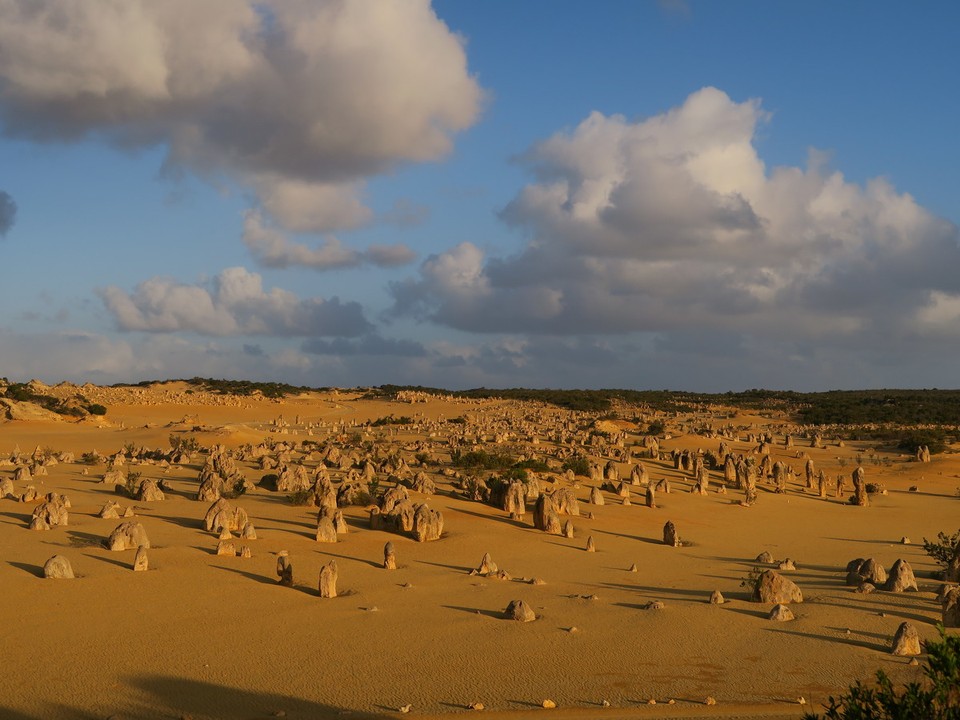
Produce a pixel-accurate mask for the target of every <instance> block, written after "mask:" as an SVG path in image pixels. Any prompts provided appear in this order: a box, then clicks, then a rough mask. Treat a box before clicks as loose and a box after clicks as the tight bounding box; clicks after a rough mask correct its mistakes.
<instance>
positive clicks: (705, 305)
mask: <svg viewBox="0 0 960 720" xmlns="http://www.w3.org/2000/svg"><path fill="white" fill-rule="evenodd" d="M767 120H768V117H767V114H766V113H765V112H764V110H763V109H762V107H761V104H760V102H759V101H756V100H750V101H746V102H739V103H738V102H735V101H733V100H731V99H730V98H729V97H728V96H727V95H726V94H725V93H723V92H722V91H720V90H717V89H715V88H704V89H702V90H700V91H698V92H695V93H693V94H692V95H691V96H690V97H689V98H687V100H686V101H685V102H684V103H683V105H681V106H680V107H678V108H675V109H672V110H670V111H668V112H665V113H663V114H661V115H657V116H654V117H651V118H648V119H646V120H642V121H638V122H631V121H628V120H626V119H625V118H623V117H621V116H616V115H615V116H605V115H602V114H600V113H593V114H591V115H590V116H589V117H588V118H586V119H585V120H584V121H583V122H582V123H581V124H580V125H579V126H578V127H576V128H575V129H573V130H572V131H570V132H561V133H558V134H556V135H554V136H553V137H551V138H549V139H547V140H545V141H543V142H541V143H539V144H538V145H536V146H535V147H533V148H532V149H531V150H529V151H528V152H527V153H526V154H525V155H524V156H523V157H522V159H521V162H523V163H524V165H525V166H526V167H527V168H528V169H529V171H530V172H531V173H532V175H533V176H534V182H532V183H531V184H529V185H528V186H526V187H525V188H524V189H523V190H522V191H521V192H520V193H519V194H518V195H517V196H516V197H515V198H514V200H513V201H512V202H511V203H510V204H509V205H508V207H506V208H505V209H504V210H503V212H502V217H503V219H504V220H505V221H506V222H507V223H509V224H511V225H512V226H514V227H515V228H517V229H518V230H519V231H520V232H522V233H524V235H525V237H526V238H527V241H526V243H525V245H524V247H523V248H522V250H521V251H520V252H518V253H517V254H515V255H512V256H506V257H495V256H494V257H488V256H486V255H485V253H484V252H483V251H481V250H480V249H479V248H478V247H476V246H475V245H473V244H470V243H463V244H461V245H458V246H457V247H454V248H452V249H450V250H448V251H446V252H444V253H441V254H439V255H435V256H431V257H429V258H427V260H425V261H424V262H423V264H422V265H421V268H420V271H419V274H418V276H417V277H414V278H410V279H408V280H407V281H405V282H400V283H397V284H395V285H394V286H393V288H392V290H393V295H394V299H395V303H394V307H393V311H392V312H393V313H394V314H400V315H404V314H406V315H413V316H416V317H418V318H420V319H423V320H429V321H432V322H435V323H439V324H442V325H446V326H449V327H453V328H457V329H460V330H467V331H474V332H488V333H496V332H506V333H523V334H550V335H557V336H576V335H585V334H593V335H602V334H608V335H627V334H630V333H638V332H639V333H642V332H650V333H657V334H659V336H660V337H661V339H662V338H663V337H668V336H671V335H672V336H675V337H674V339H675V340H676V337H679V336H680V335H682V334H684V333H687V334H693V333H704V332H709V333H727V332H732V333H739V334H741V335H742V336H744V337H751V338H753V339H754V340H758V341H784V340H788V339H789V340H791V341H800V342H809V341H818V342H820V341H828V342H834V343H841V344H842V343H850V344H851V345H854V344H856V343H860V342H864V341H865V340H867V339H871V338H872V339H873V340H874V341H877V340H878V339H879V338H882V340H880V341H881V342H883V341H887V340H889V338H890V335H891V334H898V335H900V336H904V337H906V336H908V335H913V336H916V335H918V334H919V335H923V334H932V333H934V332H935V330H936V329H937V328H942V327H944V326H947V325H949V324H950V323H951V322H952V321H953V320H956V319H960V275H958V274H957V273H956V268H957V267H958V264H960V250H958V232H957V228H956V226H954V225H952V224H950V223H949V222H947V221H945V220H942V219H940V218H937V217H935V216H933V215H932V214H931V213H929V212H927V211H926V210H925V209H924V208H922V207H921V206H919V205H918V204H917V203H916V202H915V200H914V199H913V198H912V197H910V196H909V195H907V194H903V193H899V192H897V191H896V190H895V189H894V188H893V187H892V185H891V184H890V183H889V182H887V181H885V180H883V179H875V180H871V181H869V182H867V183H866V184H864V185H859V184H855V183H851V182H849V181H847V180H846V179H845V178H844V177H843V175H842V174H841V173H840V172H838V171H835V170H831V169H829V168H828V166H827V165H826V163H825V162H824V160H823V158H822V157H821V156H820V155H819V154H817V153H816V152H812V153H811V157H810V160H809V162H808V164H807V166H806V167H804V168H799V167H777V168H773V169H769V168H767V167H766V166H765V164H764V162H763V161H762V159H761V158H760V156H759V155H758V153H757V150H756V147H755V146H754V137H755V134H756V132H757V129H758V127H759V126H760V125H761V124H763V123H765V122H767Z"/></svg>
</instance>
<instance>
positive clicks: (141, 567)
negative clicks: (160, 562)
mask: <svg viewBox="0 0 960 720" xmlns="http://www.w3.org/2000/svg"><path fill="white" fill-rule="evenodd" d="M149 568H150V561H149V560H148V559H147V549H146V548H145V547H144V546H143V545H141V546H140V547H138V548H137V554H136V555H134V557H133V570H134V572H146V571H147V570H148V569H149Z"/></svg>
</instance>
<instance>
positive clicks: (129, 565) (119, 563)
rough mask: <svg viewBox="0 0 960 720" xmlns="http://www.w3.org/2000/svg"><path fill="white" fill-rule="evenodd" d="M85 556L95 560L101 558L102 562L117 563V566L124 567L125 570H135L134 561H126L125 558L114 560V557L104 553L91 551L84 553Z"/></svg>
mask: <svg viewBox="0 0 960 720" xmlns="http://www.w3.org/2000/svg"><path fill="white" fill-rule="evenodd" d="M83 556H84V557H88V558H92V559H94V560H99V561H100V562H105V563H109V564H110V565H116V566H117V567H122V568H123V569H124V570H131V571H132V570H133V563H129V562H124V561H123V560H114V559H113V558H109V557H103V556H102V555H91V554H89V553H84V555H83Z"/></svg>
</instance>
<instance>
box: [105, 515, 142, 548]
mask: <svg viewBox="0 0 960 720" xmlns="http://www.w3.org/2000/svg"><path fill="white" fill-rule="evenodd" d="M105 545H106V547H107V550H113V551H120V550H128V549H129V550H132V549H133V548H139V547H140V546H141V545H142V546H143V547H145V548H147V549H149V548H150V540H149V539H148V538H147V531H146V530H145V529H144V527H143V525H141V524H140V523H138V522H133V521H130V520H128V521H126V522H122V523H120V524H119V525H117V527H116V528H114V530H113V532H112V533H110V536H109V537H108V538H107V540H106V543H105Z"/></svg>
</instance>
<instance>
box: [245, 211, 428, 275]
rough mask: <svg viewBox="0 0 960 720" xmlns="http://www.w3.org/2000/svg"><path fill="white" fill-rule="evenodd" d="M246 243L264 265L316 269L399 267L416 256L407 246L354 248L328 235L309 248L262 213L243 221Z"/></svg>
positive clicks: (253, 214) (256, 213)
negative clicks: (293, 238) (270, 221)
mask: <svg viewBox="0 0 960 720" xmlns="http://www.w3.org/2000/svg"><path fill="white" fill-rule="evenodd" d="M243 242H244V243H245V244H246V246H247V248H248V249H249V250H250V252H251V253H252V254H253V257H254V259H255V260H256V261H257V262H258V263H259V264H260V265H262V266H264V267H271V268H286V267H291V266H300V267H308V268H311V269H313V270H335V269H339V268H352V267H359V266H361V265H377V266H380V267H395V266H397V265H406V264H407V263H409V262H412V261H413V259H414V258H415V257H416V255H415V254H414V252H413V251H412V250H411V249H410V248H408V247H407V246H406V245H402V244H397V245H371V246H370V247H369V248H367V249H366V250H354V249H353V248H348V247H346V246H344V245H343V243H341V242H340V241H339V240H338V239H337V238H336V237H333V236H332V235H328V236H326V237H325V238H324V241H323V244H322V245H320V246H318V247H308V246H307V245H304V244H302V243H297V242H294V241H292V240H290V238H289V237H287V234H286V233H285V232H283V231H282V230H279V229H277V228H275V227H270V226H268V225H267V224H266V223H265V222H264V219H263V217H262V216H261V215H260V213H258V212H254V211H250V212H247V214H246V216H245V218H244V222H243Z"/></svg>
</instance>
